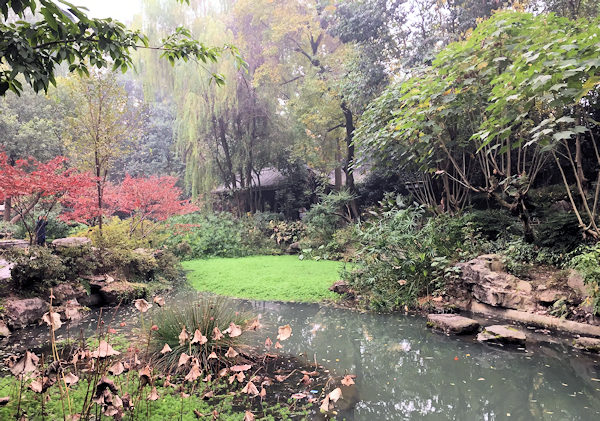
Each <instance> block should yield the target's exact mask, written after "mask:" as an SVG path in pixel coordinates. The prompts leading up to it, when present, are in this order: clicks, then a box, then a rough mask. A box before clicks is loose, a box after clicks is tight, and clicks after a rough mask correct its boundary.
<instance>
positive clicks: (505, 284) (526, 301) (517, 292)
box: [458, 255, 536, 311]
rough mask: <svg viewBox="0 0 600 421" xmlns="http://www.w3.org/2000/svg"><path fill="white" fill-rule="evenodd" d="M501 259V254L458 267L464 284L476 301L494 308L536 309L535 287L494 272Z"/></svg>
mask: <svg viewBox="0 0 600 421" xmlns="http://www.w3.org/2000/svg"><path fill="white" fill-rule="evenodd" d="M497 259H498V258H497V255H484V256H480V257H478V258H476V259H473V260H471V261H469V262H467V263H461V264H459V265H458V266H459V267H460V268H461V271H462V281H463V283H464V284H466V286H467V288H468V289H469V290H470V292H471V295H472V296H473V298H475V299H476V300H477V301H479V302H481V303H484V304H489V305H491V306H493V307H503V308H510V309H514V310H524V311H533V310H535V309H536V303H535V301H534V300H533V297H532V296H531V291H532V287H531V284H530V283H529V282H526V281H523V280H521V279H519V278H517V277H515V276H513V275H510V274H508V273H505V272H499V271H493V270H492V269H491V268H492V267H493V268H496V269H497V268H498V264H499V263H498V262H499V260H497Z"/></svg>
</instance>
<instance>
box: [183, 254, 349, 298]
mask: <svg viewBox="0 0 600 421" xmlns="http://www.w3.org/2000/svg"><path fill="white" fill-rule="evenodd" d="M183 267H184V269H186V270H188V271H189V273H188V280H189V282H190V284H191V285H192V286H193V287H194V288H196V289H197V290H199V291H207V292H213V293H216V294H220V295H227V296H231V297H238V298H249V299H256V300H278V301H299V302H318V301H322V300H324V299H333V298H335V297H336V296H335V294H334V293H332V292H330V291H329V289H328V288H329V287H330V286H331V284H332V283H333V282H335V281H336V280H338V279H340V270H341V269H342V268H343V263H340V262H332V261H312V260H299V259H298V258H297V257H296V256H251V257H243V258H236V259H226V258H216V259H208V260H192V261H189V262H184V263H183Z"/></svg>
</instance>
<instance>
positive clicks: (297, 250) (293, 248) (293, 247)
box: [287, 241, 302, 254]
mask: <svg viewBox="0 0 600 421" xmlns="http://www.w3.org/2000/svg"><path fill="white" fill-rule="evenodd" d="M301 251H302V247H300V243H299V242H298V241H296V242H295V243H292V244H290V246H289V247H288V248H287V252H288V253H290V254H293V253H300V252H301Z"/></svg>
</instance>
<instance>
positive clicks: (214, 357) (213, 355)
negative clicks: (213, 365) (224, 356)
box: [207, 352, 219, 360]
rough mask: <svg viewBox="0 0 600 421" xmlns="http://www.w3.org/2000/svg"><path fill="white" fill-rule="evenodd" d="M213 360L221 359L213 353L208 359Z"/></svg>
mask: <svg viewBox="0 0 600 421" xmlns="http://www.w3.org/2000/svg"><path fill="white" fill-rule="evenodd" d="M212 359H219V357H217V354H216V353H215V352H211V353H210V355H209V356H208V358H207V360H212Z"/></svg>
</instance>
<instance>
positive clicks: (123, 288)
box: [100, 281, 148, 305]
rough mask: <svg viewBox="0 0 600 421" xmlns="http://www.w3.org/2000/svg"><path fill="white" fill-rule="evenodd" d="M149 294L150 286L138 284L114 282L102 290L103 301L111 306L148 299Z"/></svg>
mask: <svg viewBox="0 0 600 421" xmlns="http://www.w3.org/2000/svg"><path fill="white" fill-rule="evenodd" d="M147 294H148V285H147V284H142V283H137V282H128V281H114V282H111V283H108V284H106V285H104V286H103V287H102V288H100V295H101V296H102V299H103V301H104V302H105V303H106V304H109V305H116V304H119V303H123V304H125V303H130V302H131V301H133V300H137V299H138V298H144V297H146V295H147Z"/></svg>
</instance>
